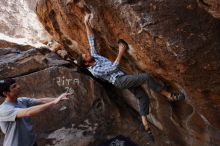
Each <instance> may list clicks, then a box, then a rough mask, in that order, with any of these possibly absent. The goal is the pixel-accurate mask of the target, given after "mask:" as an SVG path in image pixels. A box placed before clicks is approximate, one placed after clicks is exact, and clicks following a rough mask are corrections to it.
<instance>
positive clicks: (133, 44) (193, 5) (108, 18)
mask: <svg viewBox="0 0 220 146" xmlns="http://www.w3.org/2000/svg"><path fill="white" fill-rule="evenodd" d="M216 2H217V1H216ZM212 4H213V3H212ZM85 12H87V13H91V15H92V18H91V20H90V23H91V24H92V26H93V30H94V32H95V35H96V38H97V48H98V51H99V52H100V54H101V55H103V56H106V57H108V58H110V59H111V60H114V58H115V57H116V55H117V49H116V48H117V40H118V39H119V38H122V39H125V40H126V41H127V42H128V44H129V47H130V49H129V51H128V53H127V54H126V56H125V57H124V59H123V62H122V68H123V69H124V70H125V71H126V72H128V73H130V74H134V73H137V72H149V73H151V74H152V75H153V76H155V78H157V79H158V81H159V82H161V84H162V85H164V87H168V89H170V90H179V91H182V92H183V93H184V94H185V95H186V97H187V100H186V101H185V102H182V103H169V102H168V101H167V100H166V99H165V98H163V97H161V96H159V95H158V94H156V93H153V92H152V91H149V94H150V95H151V105H152V108H151V112H152V115H153V119H154V123H153V124H154V125H157V126H159V127H160V128H159V129H162V132H163V133H164V134H165V135H166V137H167V139H168V140H164V139H163V138H164V137H163V136H158V137H157V140H158V142H159V143H158V145H160V144H162V143H163V145H166V144H167V145H171V143H173V142H174V143H175V145H181V146H182V145H204V146H208V145H218V143H219V141H220V137H219V135H220V134H219V133H220V118H219V117H220V113H219V112H218V111H219V109H220V102H219V100H218V97H220V77H219V74H220V60H219V56H220V51H219V50H220V41H219V38H220V29H219V26H220V21H219V20H218V19H215V18H213V17H212V16H211V15H210V14H209V13H208V12H207V11H205V10H204V9H203V8H201V7H199V5H198V3H197V1H195V0H182V1H175V0H163V1H158V0H147V1H146V0H138V1H135V0H123V1H122V0H103V1H98V0H93V1H88V0H78V1H74V0H68V1H67V0H59V1H58V0H53V1H52V0H40V1H38V3H37V6H36V13H37V15H38V17H39V20H40V21H41V23H42V24H43V26H44V27H45V29H46V30H47V31H48V32H49V33H50V34H51V36H52V37H53V39H54V40H56V41H57V42H59V43H60V44H62V45H63V46H64V47H65V49H66V50H67V51H68V52H69V53H70V54H72V55H73V56H76V55H77V54H78V53H82V52H85V51H87V48H88V47H89V46H88V41H87V36H86V31H85V27H84V24H83V19H84V16H85ZM145 89H147V88H145ZM146 91H147V90H146ZM119 92H120V91H119ZM121 94H122V93H121ZM124 95H125V94H124ZM128 96H130V97H131V96H132V95H131V94H127V95H126V97H128ZM131 98H132V97H131ZM130 101H131V100H130ZM128 103H129V102H128ZM131 104H133V102H131ZM133 106H134V108H135V106H136V104H133ZM135 109H136V108H135ZM155 122H156V123H157V124H156V123H155ZM173 129H175V132H174V130H173ZM158 131H159V130H158V129H155V130H154V133H157V132H158Z"/></svg>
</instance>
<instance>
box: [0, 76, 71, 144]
mask: <svg viewBox="0 0 220 146" xmlns="http://www.w3.org/2000/svg"><path fill="white" fill-rule="evenodd" d="M20 91H21V88H20V86H19V84H18V83H16V81H15V80H14V79H12V78H8V79H4V80H0V96H1V97H3V98H4V102H3V103H2V104H1V105H0V127H1V130H2V132H3V133H4V135H5V137H4V142H3V146H37V144H36V135H35V134H34V133H33V131H32V125H31V124H30V117H32V116H35V115H37V114H40V113H41V112H43V111H44V110H46V109H48V108H49V107H51V106H53V105H56V104H58V103H59V102H60V101H61V100H66V99H68V96H70V95H71V94H67V93H64V94H61V95H60V96H59V97H57V98H41V99H34V98H27V97H18V95H19V93H20Z"/></svg>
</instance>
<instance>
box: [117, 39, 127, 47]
mask: <svg viewBox="0 0 220 146" xmlns="http://www.w3.org/2000/svg"><path fill="white" fill-rule="evenodd" d="M118 44H123V45H125V47H126V49H128V48H129V46H128V43H127V42H126V41H125V40H123V39H119V40H118Z"/></svg>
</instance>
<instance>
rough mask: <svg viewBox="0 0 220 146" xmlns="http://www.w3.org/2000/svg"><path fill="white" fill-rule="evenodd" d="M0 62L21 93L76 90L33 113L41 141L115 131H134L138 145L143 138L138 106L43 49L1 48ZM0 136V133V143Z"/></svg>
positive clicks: (90, 138) (69, 141)
mask: <svg viewBox="0 0 220 146" xmlns="http://www.w3.org/2000/svg"><path fill="white" fill-rule="evenodd" d="M17 52H19V54H17ZM51 58H52V59H51ZM45 60H47V61H45ZM11 65H12V66H11ZM0 67H1V76H0V79H2V78H5V77H12V76H16V80H17V81H18V82H19V83H20V85H21V88H22V89H23V91H22V93H21V96H29V97H36V98H42V97H56V96H58V95H59V94H61V93H63V92H65V91H70V92H75V96H74V97H71V99H70V100H69V101H67V102H63V103H62V104H61V105H59V106H56V107H53V108H51V109H50V110H48V111H46V112H44V113H43V114H41V115H39V116H37V117H35V118H34V120H33V122H34V125H35V130H36V131H37V133H38V134H39V139H38V143H39V145H40V146H45V145H48V146H49V145H51V146H73V145H77V146H88V145H91V146H93V145H97V144H99V143H100V142H102V141H104V140H106V139H108V138H111V137H113V136H116V135H118V134H123V135H125V136H129V137H133V140H134V141H135V142H137V143H138V144H140V145H142V144H143V143H144V142H145V141H144V139H143V135H142V133H141V132H139V130H138V128H139V125H140V121H138V120H137V113H136V112H134V111H133V110H132V109H131V108H129V107H128V106H127V105H126V104H124V103H123V102H121V101H117V98H116V97H117V94H114V96H116V97H113V96H111V95H109V93H107V92H105V90H104V89H103V87H102V85H101V84H100V83H98V82H97V81H95V80H94V79H92V78H91V77H89V76H86V75H83V74H79V73H77V72H76V71H75V68H74V67H72V66H71V67H70V64H68V62H66V61H63V60H61V59H60V58H59V57H58V56H56V54H53V53H51V52H50V51H48V50H47V49H45V48H38V49H36V48H33V49H29V50H27V51H22V50H19V49H16V48H8V49H0ZM9 67H10V69H11V68H13V70H12V69H11V70H10V69H9ZM110 88H112V87H111V86H110V87H109V88H108V89H110ZM108 91H109V90H108ZM111 92H112V91H111ZM115 98H116V99H115ZM119 99H120V98H119ZM113 101H114V102H113ZM115 101H117V102H115ZM1 102H2V99H1ZM118 105H120V106H118ZM124 123H126V124H124ZM158 134H159V133H158ZM2 140H3V135H2V133H0V145H2Z"/></svg>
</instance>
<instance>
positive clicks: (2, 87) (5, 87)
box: [0, 78, 16, 97]
mask: <svg viewBox="0 0 220 146" xmlns="http://www.w3.org/2000/svg"><path fill="white" fill-rule="evenodd" d="M14 83H16V81H15V80H14V79H12V78H7V79H3V80H0V97H5V95H4V92H9V91H10V86H11V85H12V84H14Z"/></svg>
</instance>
